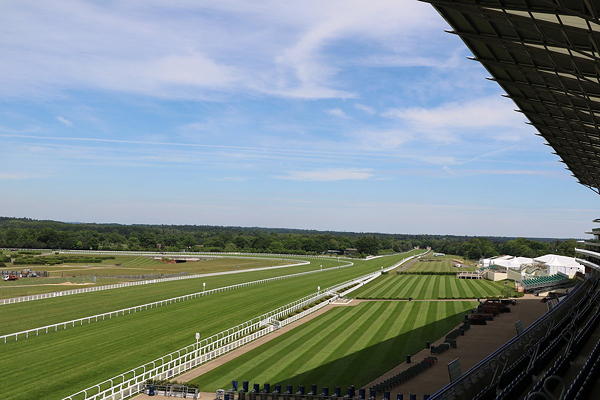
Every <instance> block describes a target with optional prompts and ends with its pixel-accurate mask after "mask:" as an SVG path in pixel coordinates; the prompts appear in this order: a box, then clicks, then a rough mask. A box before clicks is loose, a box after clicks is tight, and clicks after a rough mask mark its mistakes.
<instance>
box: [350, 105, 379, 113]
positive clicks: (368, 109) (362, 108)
mask: <svg viewBox="0 0 600 400" xmlns="http://www.w3.org/2000/svg"><path fill="white" fill-rule="evenodd" d="M354 108H356V109H357V110H360V111H362V112H365V113H367V114H369V115H374V114H375V113H376V112H377V111H375V109H374V108H373V107H370V106H367V105H365V104H360V103H356V104H355V105H354Z"/></svg>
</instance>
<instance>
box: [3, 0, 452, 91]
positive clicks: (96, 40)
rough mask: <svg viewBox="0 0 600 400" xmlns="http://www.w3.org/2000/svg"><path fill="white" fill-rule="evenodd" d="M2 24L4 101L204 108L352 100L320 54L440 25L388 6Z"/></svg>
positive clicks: (237, 5)
mask: <svg viewBox="0 0 600 400" xmlns="http://www.w3.org/2000/svg"><path fill="white" fill-rule="evenodd" d="M167 9H168V12H165V10H167ZM212 15H219V18H212V17H211V16H212ZM22 21H27V23H22ZM0 24H2V26H3V27H4V28H5V29H6V30H7V31H9V32H11V35H10V40H9V39H7V38H5V39H2V38H0V48H2V50H3V53H4V54H5V55H6V57H5V59H4V63H3V71H4V72H5V73H4V74H2V77H0V90H1V91H2V92H1V93H4V94H7V95H10V96H22V95H26V96H32V95H43V94H54V95H57V94H60V93H62V92H64V91H65V90H70V89H80V88H84V89H95V90H96V89H99V90H109V91H116V92H126V93H134V94H143V95H149V96H154V97H158V98H175V99H180V98H185V99H205V100H208V99H215V96H214V93H215V92H224V93H236V92H240V91H246V92H258V93H263V94H268V95H273V96H282V97H291V98H298V99H323V98H352V97H356V96H357V94H356V93H355V92H354V91H353V90H351V89H349V88H345V87H343V85H342V83H341V81H339V80H338V73H339V72H340V70H341V68H340V66H339V65H337V64H336V63H335V62H332V60H331V59H330V58H329V57H328V56H327V52H326V49H327V48H328V46H330V45H331V44H335V43H337V42H340V41H344V40H347V39H349V38H354V37H361V38H362V39H363V40H367V41H369V42H371V43H373V44H374V47H377V48H380V47H381V46H385V45H386V43H387V42H388V39H389V38H390V37H405V36H411V37H412V36H418V35H419V34H422V33H423V32H425V31H430V30H433V29H439V28H441V27H442V26H443V24H442V22H441V21H440V19H439V18H436V16H435V15H434V14H433V13H432V12H431V10H430V8H429V6H428V5H425V4H420V3H415V2H412V1H405V3H404V4H401V5H399V4H398V2H397V1H393V0H374V1H370V2H364V1H361V0H350V1H347V0H346V1H342V0H331V1H328V2H327V3H326V4H324V3H323V2H322V1H319V0H309V1H305V2H286V3H285V4H284V3H281V2H278V1H275V0H268V1H265V2H261V3H257V4H249V3H247V2H243V1H241V0H227V1H219V2H209V3H206V2H188V1H184V2H170V1H159V0H153V1H147V2H144V4H143V6H142V5H141V4H137V3H135V2H125V3H110V4H109V3H93V2H86V1H82V0H71V1H69V2H67V3H64V4H52V5H49V4H42V3H39V2H35V1H32V0H23V1H19V2H14V3H8V4H6V5H5V6H4V7H3V12H2V16H0ZM42 38H43V40H41V39H42ZM217 43H218V45H216V44H217ZM90 49H94V51H93V52H90ZM8 77H10V78H8Z"/></svg>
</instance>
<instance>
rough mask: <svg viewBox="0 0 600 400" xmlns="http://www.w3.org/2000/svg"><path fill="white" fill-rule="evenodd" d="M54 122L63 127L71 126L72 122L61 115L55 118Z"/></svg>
mask: <svg viewBox="0 0 600 400" xmlns="http://www.w3.org/2000/svg"><path fill="white" fill-rule="evenodd" d="M56 120H57V121H58V122H60V123H61V124H63V125H65V126H73V122H72V121H71V120H68V119H66V118H65V117H63V116H61V115H59V116H57V117H56Z"/></svg>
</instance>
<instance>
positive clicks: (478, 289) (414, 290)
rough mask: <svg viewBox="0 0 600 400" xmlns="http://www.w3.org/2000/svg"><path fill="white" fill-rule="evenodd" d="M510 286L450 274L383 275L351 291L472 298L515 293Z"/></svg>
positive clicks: (387, 296) (370, 296) (366, 295)
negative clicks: (459, 277) (460, 277)
mask: <svg viewBox="0 0 600 400" xmlns="http://www.w3.org/2000/svg"><path fill="white" fill-rule="evenodd" d="M513 288H514V286H510V285H509V286H507V287H505V286H504V284H502V283H498V282H492V281H488V280H485V279H458V278H456V277H454V276H452V275H450V276H449V275H398V274H394V273H390V274H387V275H384V276H382V277H380V278H378V279H376V280H374V281H373V282H371V283H370V284H368V285H365V286H364V287H362V288H360V289H359V290H357V291H356V292H354V293H353V297H356V298H366V299H407V298H409V297H412V298H413V299H446V298H454V299H475V298H485V297H502V296H505V295H506V294H508V295H509V296H512V295H514V294H515V291H514V289H513Z"/></svg>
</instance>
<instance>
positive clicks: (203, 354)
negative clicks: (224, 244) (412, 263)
mask: <svg viewBox="0 0 600 400" xmlns="http://www.w3.org/2000/svg"><path fill="white" fill-rule="evenodd" d="M379 274H380V272H375V273H372V274H369V275H366V276H367V277H371V276H373V275H379ZM361 279H365V277H360V278H357V279H354V280H352V281H348V282H345V283H343V284H340V285H336V286H334V287H332V288H328V289H326V290H323V291H321V292H318V293H316V294H312V295H309V296H306V297H303V298H302V299H299V300H296V301H294V302H293V303H290V304H287V305H285V306H283V307H280V308H278V309H275V310H273V311H271V312H268V313H266V314H263V315H261V316H259V317H256V318H253V319H251V320H249V321H246V322H244V323H243V324H240V325H238V326H236V327H234V328H230V329H228V330H226V331H222V332H220V333H218V334H216V335H213V336H211V337H209V338H207V339H204V340H203V341H200V342H199V343H198V344H191V345H189V346H187V347H184V348H182V349H179V350H177V351H175V352H172V353H169V354H167V355H165V356H163V357H160V358H158V359H155V360H153V361H151V362H149V363H146V364H144V365H142V366H139V367H137V368H134V369H131V370H129V371H127V372H125V373H123V374H120V375H117V376H115V377H113V378H111V379H107V380H105V381H104V382H101V383H99V384H97V385H94V386H92V387H89V388H87V389H84V390H82V391H79V392H77V393H74V394H72V395H70V396H67V397H65V398H64V399H63V400H84V399H85V400H105V399H106V400H117V399H119V400H120V399H125V398H127V397H129V396H132V395H134V394H136V393H139V392H140V391H141V390H143V387H144V384H145V382H146V381H147V380H148V379H169V378H172V377H174V376H176V375H179V374H181V373H183V372H185V371H188V370H190V369H192V368H194V367H196V366H198V365H200V364H203V363H205V362H207V361H209V360H212V359H213V358H216V357H218V356H220V355H222V354H225V353H227V352H229V351H231V350H234V349H236V348H237V347H240V346H242V345H244V344H246V343H249V342H251V341H253V340H255V339H257V338H259V337H262V336H264V335H266V334H268V333H270V332H272V331H274V330H275V329H276V327H275V324H273V322H275V321H276V320H277V321H279V320H281V322H280V323H279V326H283V325H287V324H289V323H291V322H293V321H295V320H297V319H299V318H301V316H300V315H302V316H304V315H306V314H307V312H309V311H310V312H314V311H315V310H317V309H319V308H321V307H324V306H325V305H327V304H328V303H329V302H331V301H332V300H333V299H335V298H337V295H335V294H334V293H335V291H336V290H340V289H342V288H344V287H346V286H349V285H352V284H354V283H355V281H360V280H361ZM332 294H333V296H334V297H332V298H331V299H329V300H325V301H323V302H321V303H320V304H317V305H315V306H313V307H311V308H309V309H308V310H305V311H303V312H302V313H299V314H296V315H292V316H291V317H289V320H287V319H288V316H290V314H293V313H294V312H296V311H297V310H300V309H302V308H304V307H305V306H307V305H310V304H312V303H315V302H316V301H318V300H321V299H323V298H325V297H328V296H330V295H332Z"/></svg>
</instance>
